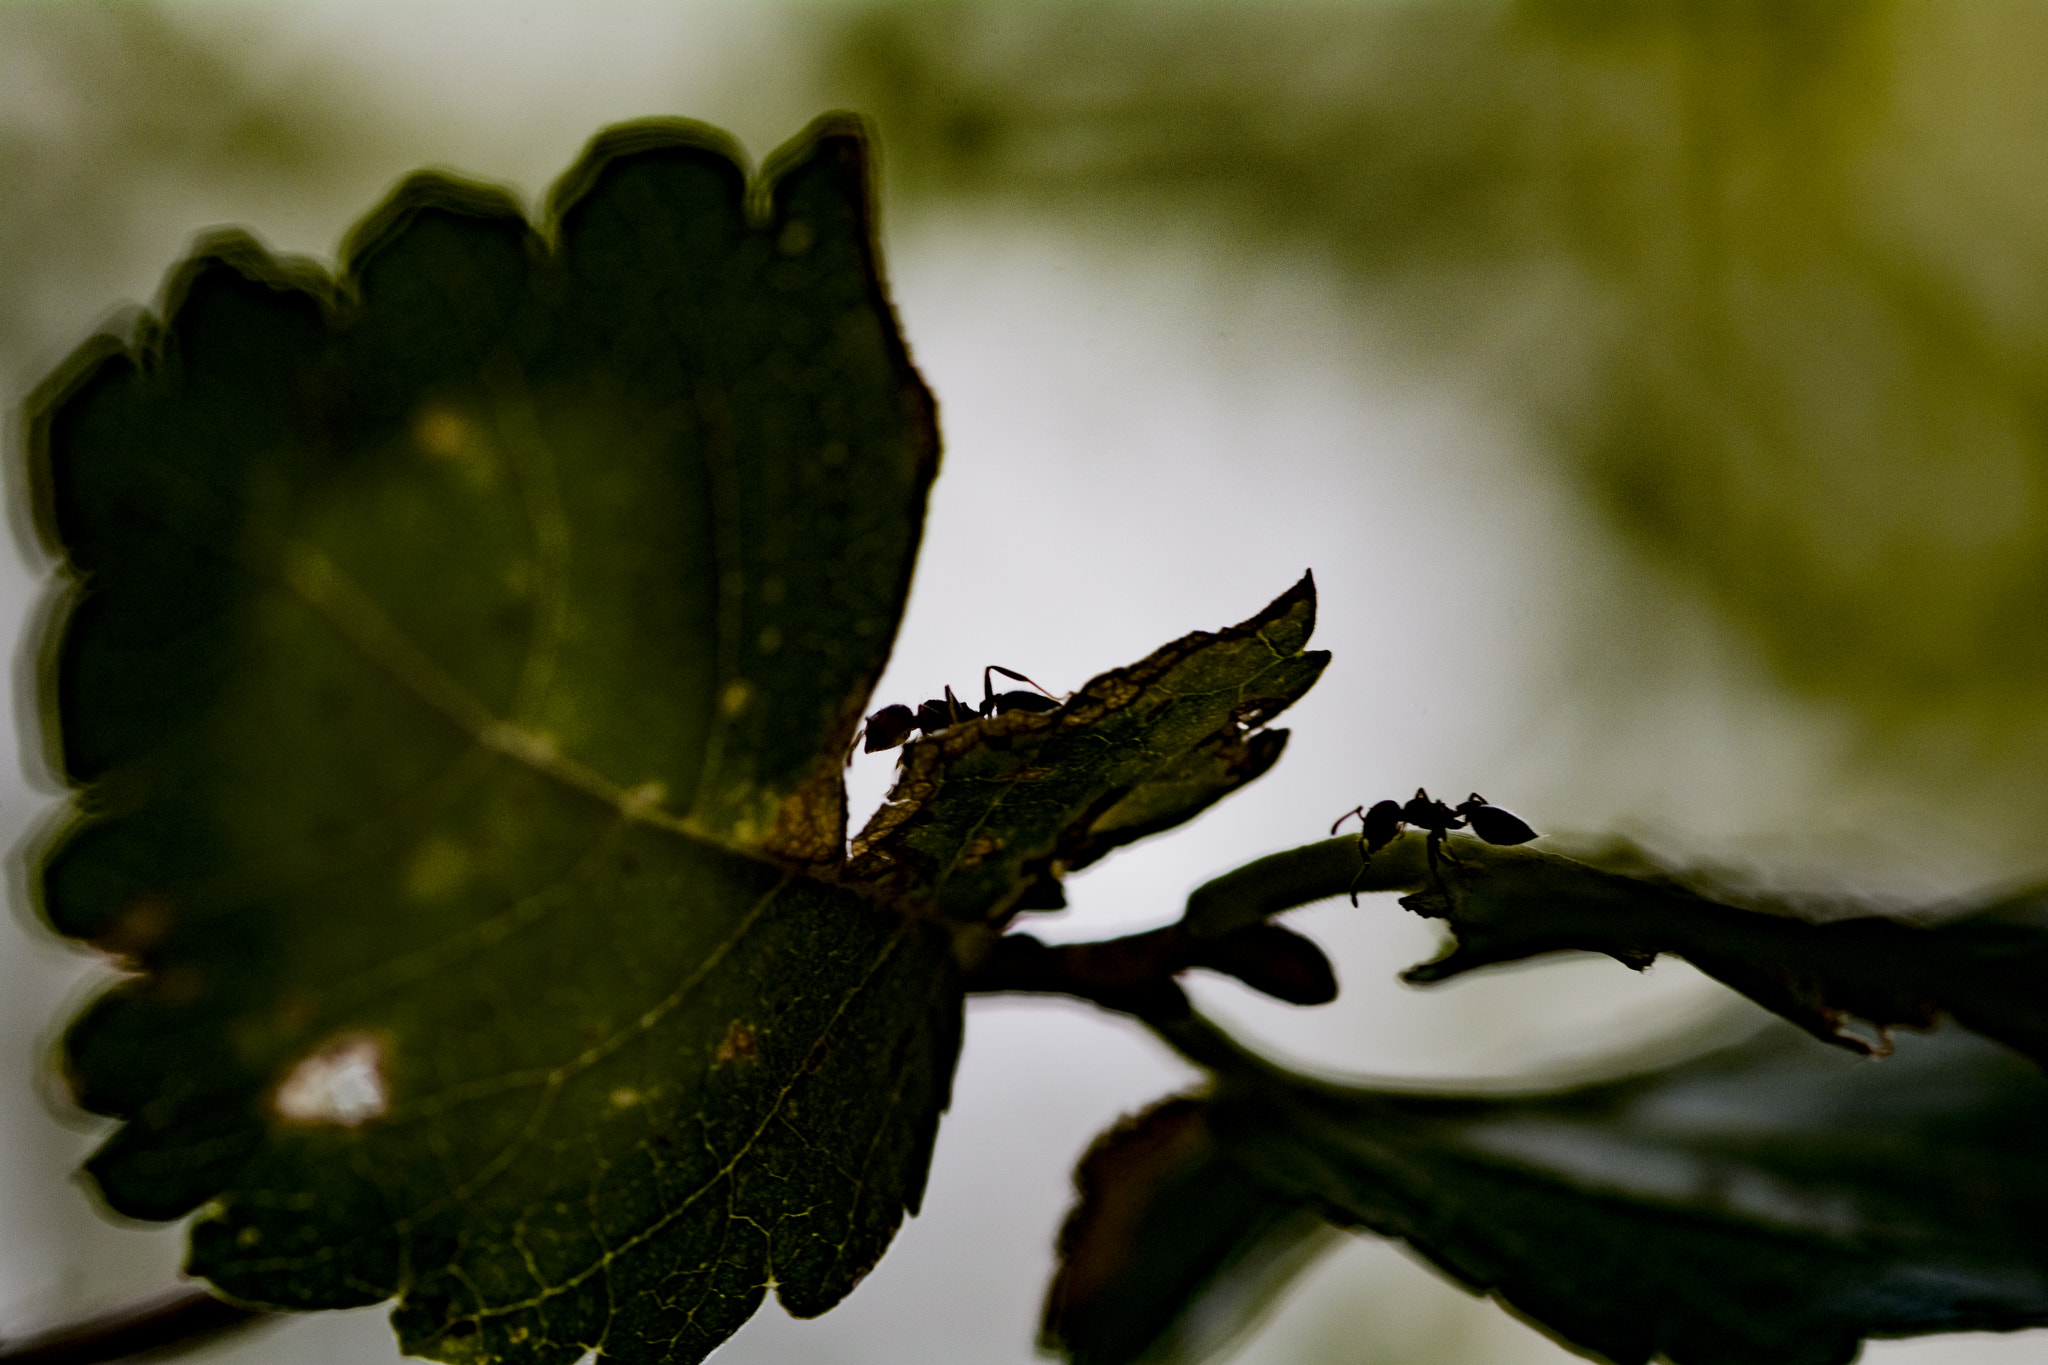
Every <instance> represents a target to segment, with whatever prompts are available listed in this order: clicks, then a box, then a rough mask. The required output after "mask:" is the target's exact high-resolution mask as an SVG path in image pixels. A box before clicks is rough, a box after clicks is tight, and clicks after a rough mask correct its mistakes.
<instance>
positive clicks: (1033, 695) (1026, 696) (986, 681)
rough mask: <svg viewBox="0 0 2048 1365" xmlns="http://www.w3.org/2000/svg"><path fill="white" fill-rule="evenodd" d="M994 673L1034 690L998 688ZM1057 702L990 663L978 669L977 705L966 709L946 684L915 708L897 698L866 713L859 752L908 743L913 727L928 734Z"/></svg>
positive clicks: (1043, 708)
mask: <svg viewBox="0 0 2048 1365" xmlns="http://www.w3.org/2000/svg"><path fill="white" fill-rule="evenodd" d="M994 673H1000V674H1002V675H1003V676H1004V677H1006V678H1009V679H1011V680H1012V681H1014V682H1020V683H1028V684H1029V685H1030V686H1032V687H1034V688H1037V689H1038V690H1037V691H1035V692H1026V691H1023V690H1022V689H1018V690H1015V691H1011V692H998V691H996V690H995V686H994V682H993V679H992V678H991V677H990V675H991V674H994ZM1059 705H1060V699H1059V698H1058V697H1055V696H1054V695H1053V694H1052V693H1050V692H1048V691H1046V690H1045V689H1044V688H1043V687H1039V686H1038V684H1037V683H1035V682H1032V681H1031V679H1029V678H1027V677H1025V676H1024V675H1023V674H1022V673H1019V672H1017V671H1015V670H1014V669H1008V668H1004V667H1003V666H1002V665H1001V664H990V665H989V666H988V667H987V668H984V669H982V670H981V705H980V706H979V707H977V708H975V709H973V710H969V709H968V706H967V703H966V702H964V701H961V700H960V699H959V698H958V697H956V696H954V695H953V689H952V688H950V687H948V688H947V689H946V695H945V696H943V697H934V698H932V699H931V700H930V701H928V702H925V703H924V704H923V705H921V706H919V707H918V708H917V709H916V710H915V711H913V710H911V709H910V708H909V707H908V706H905V705H903V704H902V703H901V702H898V703H896V704H895V705H893V706H885V707H883V708H882V709H881V710H879V711H877V712H875V714H873V715H872V716H869V717H868V719H867V727H866V731H865V733H866V736H867V738H866V740H865V742H864V743H863V744H862V745H861V752H862V753H869V754H873V753H880V752H881V751H882V750H884V749H894V748H896V747H897V746H899V745H901V744H906V743H908V742H909V740H910V736H911V733H912V732H913V731H915V732H916V733H918V734H925V735H929V734H931V733H933V732H934V731H937V730H943V729H945V728H946V727H947V726H949V725H958V724H959V723H960V722H961V721H963V720H973V719H975V718H976V717H977V716H1000V715H1004V714H1007V713H1008V712H1011V711H1056V710H1058V709H1059Z"/></svg>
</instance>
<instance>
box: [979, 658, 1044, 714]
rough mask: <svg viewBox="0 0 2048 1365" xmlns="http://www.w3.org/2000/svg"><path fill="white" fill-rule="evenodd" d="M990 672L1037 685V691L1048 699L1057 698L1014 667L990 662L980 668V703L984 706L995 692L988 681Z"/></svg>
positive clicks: (1033, 685) (1014, 680)
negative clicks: (985, 666)
mask: <svg viewBox="0 0 2048 1365" xmlns="http://www.w3.org/2000/svg"><path fill="white" fill-rule="evenodd" d="M991 673H1000V674H1002V675H1003V676H1004V677H1006V678H1008V679H1010V680H1011V681H1012V682H1020V683H1026V684H1029V685H1030V686H1032V687H1037V688H1038V690H1039V692H1041V693H1043V694H1044V695H1045V696H1046V697H1047V698H1048V699H1049V700H1052V701H1058V700H1059V698H1058V697H1055V696H1053V694H1052V693H1050V692H1047V691H1046V690H1045V689H1044V688H1043V687H1039V686H1038V684H1037V683H1035V682H1032V681H1031V679H1029V678H1027V677H1025V676H1024V675H1023V674H1022V673H1019V672H1018V671H1017V670H1016V669H1014V668H1004V667H1003V666H1002V665H1001V664H990V665H989V666H988V667H987V668H984V669H982V670H981V701H982V705H984V706H986V705H987V704H988V702H989V699H990V698H992V697H994V696H995V694H996V689H995V686H994V684H993V683H992V682H991V681H990V679H989V676H988V675H989V674H991Z"/></svg>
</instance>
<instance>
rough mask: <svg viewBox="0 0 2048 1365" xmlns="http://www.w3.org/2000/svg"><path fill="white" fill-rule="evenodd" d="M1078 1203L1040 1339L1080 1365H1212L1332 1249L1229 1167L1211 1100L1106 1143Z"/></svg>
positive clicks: (1298, 1214) (1181, 1105)
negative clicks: (1205, 1363) (1208, 1361)
mask: <svg viewBox="0 0 2048 1365" xmlns="http://www.w3.org/2000/svg"><path fill="white" fill-rule="evenodd" d="M1074 1191H1075V1204H1074V1208H1073V1211H1072V1212H1071V1213H1069V1214H1068V1215H1067V1221H1066V1225H1065V1226H1064V1227H1063V1228H1062V1229H1061V1231H1060V1238H1059V1268H1058V1271H1057V1272H1056V1273H1055V1275H1054V1276H1053V1281H1052V1285H1051V1287H1050V1288H1049V1289H1047V1291H1046V1299H1045V1312H1044V1318H1043V1326H1042V1327H1041V1329H1040V1337H1039V1340H1040V1344H1041V1345H1042V1346H1043V1347H1044V1348H1045V1349H1046V1350H1048V1351H1054V1352H1057V1353H1059V1354H1060V1355H1061V1356H1063V1357H1064V1358H1065V1359H1067V1360H1070V1361H1073V1362H1074V1365H1134V1363H1135V1362H1139V1361H1143V1362H1148V1363H1149V1365H1166V1363H1167V1362H1173V1361H1198V1360H1202V1359H1205V1358H1207V1357H1209V1356H1211V1355H1213V1354H1215V1353H1216V1352H1218V1351H1220V1350H1223V1349H1225V1348H1226V1347H1228V1345H1229V1344H1230V1343H1231V1342H1232V1341H1234V1340H1236V1339H1237V1338H1238V1337H1239V1336H1241V1335H1242V1334H1243V1333H1244V1332H1245V1331H1246V1330H1248V1329H1249V1328H1250V1327H1251V1326H1253V1325H1254V1324H1255V1323H1256V1322H1257V1320H1258V1318H1259V1317H1260V1315H1261V1314H1262V1313H1263V1311H1264V1310H1265V1309H1266V1308H1267V1307H1268V1306H1269V1305H1270V1304H1271V1302H1272V1300H1273V1298H1274V1296H1275V1295H1276V1294H1277V1293H1278V1292H1279V1291H1280V1290H1281V1289H1283V1288H1284V1287H1285V1286H1286V1285H1287V1284H1288V1282H1289V1281H1290V1280H1292V1279H1293V1277H1294V1276H1295V1274H1296V1273H1298V1272H1299V1271H1300V1269H1301V1268H1302V1267H1303V1266H1305V1265H1306V1264H1307V1263H1308V1262H1309V1261H1310V1260H1311V1259H1313V1258H1314V1256H1315V1255H1316V1253H1317V1252H1319V1251H1320V1250H1322V1249H1323V1248H1324V1247H1325V1246H1327V1245H1328V1243H1329V1238H1330V1228H1329V1227H1328V1225H1327V1224H1325V1223H1324V1222H1323V1221H1322V1220H1321V1219H1320V1218H1317V1217H1316V1216H1315V1215H1314V1214H1312V1213H1310V1212H1308V1211H1307V1210H1306V1209H1304V1208H1301V1207H1299V1206H1296V1205H1290V1204H1288V1203H1287V1202H1285V1201H1281V1200H1276V1199H1274V1198H1273V1197H1272V1195H1271V1193H1270V1192H1269V1191H1267V1190H1266V1189H1265V1188H1264V1187H1263V1186H1262V1185H1260V1184H1258V1183H1257V1182H1255V1181H1254V1180H1252V1179H1251V1178H1250V1177H1248V1176H1247V1175H1246V1174H1245V1173H1244V1172H1243V1171H1242V1170H1240V1169H1239V1168H1238V1167H1236V1166H1235V1165H1233V1164H1232V1163H1231V1162H1230V1161H1229V1160H1228V1159H1227V1158H1226V1157H1225V1156H1224V1154H1223V1153H1222V1152H1221V1150H1220V1149H1219V1148H1218V1146H1217V1143H1216V1140H1215V1137H1214V1135H1213V1134H1212V1133H1211V1132H1210V1131H1209V1125H1208V1105H1207V1104H1206V1102H1204V1101H1203V1100H1201V1099H1199V1098H1191V1097H1182V1098H1178V1099H1171V1100H1166V1101H1163V1102H1162V1103H1160V1104H1157V1105H1155V1106H1153V1107H1152V1108H1151V1109H1148V1110H1146V1111H1145V1112H1144V1113H1142V1114H1139V1115H1136V1116H1134V1117H1131V1118H1126V1119H1124V1120H1122V1121H1121V1122H1119V1123H1118V1124H1117V1125H1116V1126H1115V1127H1113V1128H1111V1129H1110V1130H1109V1131H1108V1132H1106V1133H1104V1134H1103V1135H1102V1136H1101V1137H1099V1138H1097V1139H1096V1140H1095V1144H1094V1145H1093V1146H1092V1147H1091V1148H1090V1149H1089V1151H1088V1154H1087V1155H1086V1156H1084V1157H1083V1158H1082V1159H1081V1163H1080V1165H1079V1167H1078V1168H1077V1169H1076V1170H1075V1172H1074Z"/></svg>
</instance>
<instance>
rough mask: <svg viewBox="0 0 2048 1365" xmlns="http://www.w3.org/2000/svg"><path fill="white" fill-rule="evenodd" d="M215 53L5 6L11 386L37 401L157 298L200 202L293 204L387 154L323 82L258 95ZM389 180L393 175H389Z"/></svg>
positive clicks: (7, 364)
mask: <svg viewBox="0 0 2048 1365" xmlns="http://www.w3.org/2000/svg"><path fill="white" fill-rule="evenodd" d="M240 55H241V54H234V53H230V52H228V51H224V50H223V48H222V45H221V44H220V43H219V42H218V41H217V39H214V38H210V37H209V36H208V35H206V34H204V33H202V32H200V31H198V30H195V29H193V28H192V27H190V26H189V25H186V24H180V23H178V22H174V21H173V19H172V18H171V17H169V16H167V15H166V14H165V13H164V12H163V11H161V10H159V9H156V8H154V7H150V6H146V5H137V4H66V5H54V4H41V5H30V4H9V5H6V6H0V261H4V262H6V267H5V268H4V269H0V372H4V375H5V378H6V379H7V380H8V381H10V383H11V387H12V389H13V390H14V391H15V392H16V393H20V392H22V391H25V390H26V388H27V387H28V385H29V384H31V383H33V382H34V381H35V380H36V379H37V378H39V377H40V375H41V373H42V371H44V370H46V369H48V368H49V366H50V365H52V364H54V363H55V361H56V360H57V359H58V358H59V357H61V355H62V354H63V353H64V352H65V351H67V350H69V349H70V347H71V346H73V345H75V344H76V342H77V340H78V338H79V335H80V333H81V332H82V330H83V328H84V326H85V325H86V324H88V323H89V322H90V321H91V318H92V312H91V311H87V312H86V313H85V314H84V316H82V317H81V316H78V315H77V314H78V312H79V309H80V308H81V307H82V308H84V309H86V310H96V309H99V308H103V307H105V306H106V304H107V302H108V301H109V300H110V299H114V298H118V297H120V296H121V295H122V294H123V293H128V294H131V295H132V294H133V293H134V292H136V285H135V284H132V283H131V282H130V279H131V276H132V275H134V274H136V273H138V272H139V281H138V283H141V284H143V285H144V286H145V287H147V286H153V285H154V283H155V281H156V279H157V277H158V276H159V275H160V274H161V272H162V270H163V262H164V259H165V257H166V255H167V252H166V251H165V250H164V245H163V234H164V233H165V232H166V231H168V232H169V234H170V236H169V238H168V241H169V244H170V245H172V246H175V245H176V244H177V243H180V242H182V241H183V240H184V238H185V237H186V236H188V235H189V234H190V233H191V232H192V230H193V229H194V228H196V227H199V226H202V224H201V223H197V222H194V221H192V220H191V217H190V211H189V210H186V209H172V210H170V211H168V212H166V213H164V215H163V216H164V217H165V218H167V219H168V222H167V223H166V222H161V221H152V217H153V211H162V210H164V209H165V206H166V204H167V203H168V204H182V203H185V202H187V201H189V200H190V199H191V198H192V197H193V196H194V195H195V193H203V192H205V191H217V190H219V189H221V188H224V187H237V188H241V187H251V188H254V187H260V191H261V192H262V193H263V194H264V195H265V196H266V197H274V198H278V199H284V198H288V197H289V196H291V195H292V194H294V193H295V192H297V193H303V192H305V191H307V190H310V189H316V188H318V187H320V186H322V185H323V184H324V183H325V182H327V181H328V180H330V179H331V178H332V177H334V176H335V174H336V173H337V172H338V171H341V170H344V169H347V168H350V167H353V166H356V165H359V164H360V163H361V162H362V161H364V160H365V159H374V158H375V157H376V156H377V153H378V151H379V149H380V144H379V141H378V138H377V135H376V132H375V129H376V128H377V120H376V118H375V116H374V112H373V111H360V110H359V111H346V110H345V109H344V108H343V106H342V105H341V103H340V102H339V100H338V99H337V98H336V95H337V91H336V88H335V87H334V86H333V85H332V84H331V83H330V82H328V81H327V80H323V79H321V78H319V77H318V76H317V75H309V73H305V72H299V73H295V79H292V80H291V81H289V82H288V83H286V82H277V83H271V82H266V81H263V80H261V79H259V78H258V77H257V76H256V75H255V74H254V73H252V71H251V70H250V69H249V68H248V64H247V63H246V62H244V61H241V60H238V58H239V57H240ZM382 173H384V172H380V174H382Z"/></svg>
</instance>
